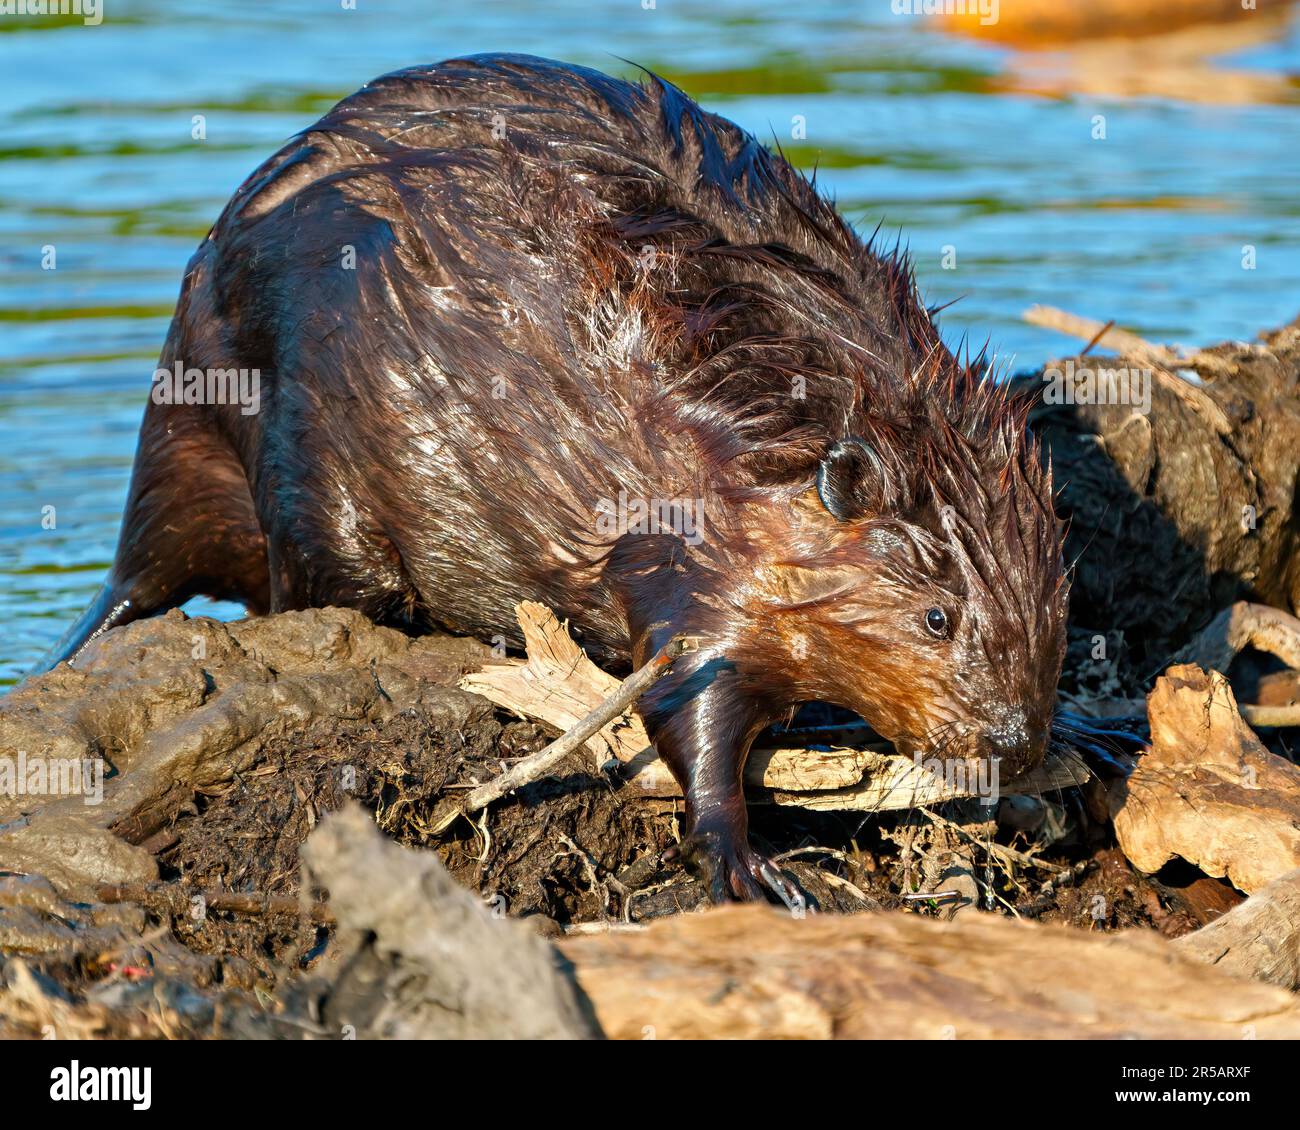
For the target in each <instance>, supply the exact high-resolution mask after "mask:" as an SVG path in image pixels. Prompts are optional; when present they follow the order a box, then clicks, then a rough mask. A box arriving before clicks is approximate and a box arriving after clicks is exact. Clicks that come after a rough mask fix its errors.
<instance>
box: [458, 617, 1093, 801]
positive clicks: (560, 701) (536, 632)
mask: <svg viewBox="0 0 1300 1130" xmlns="http://www.w3.org/2000/svg"><path fill="white" fill-rule="evenodd" d="M516 611H517V616H518V619H519V626H520V628H521V629H522V631H523V636H524V643H525V648H526V653H527V659H525V660H517V659H513V660H506V661H503V662H498V663H490V664H487V665H486V666H484V667H483V668H482V669H481V670H479V671H475V672H472V673H470V674H467V675H465V676H463V677H462V678H461V680H460V683H459V686H460V687H461V689H462V690H467V691H472V692H473V693H474V694H478V695H482V696H483V697H484V698H486V699H488V700H490V701H491V702H493V703H495V704H496V705H498V706H500V707H502V708H503V709H506V710H509V711H512V712H514V713H516V714H521V715H524V716H525V717H528V718H533V719H536V720H537V721H540V722H544V723H546V724H547V725H548V726H551V727H552V728H554V729H556V730H559V731H560V732H561V733H564V732H567V731H568V730H569V729H570V728H572V727H573V726H574V725H575V724H576V723H577V722H578V721H579V720H580V719H581V718H582V717H584V716H585V715H586V714H587V713H588V712H589V711H590V710H591V709H592V708H593V707H595V706H596V705H597V704H599V703H600V702H601V701H602V700H603V699H605V698H607V697H608V696H609V695H610V694H612V693H613V692H614V690H616V689H617V687H618V685H619V680H618V679H616V678H615V677H614V676H613V675H610V674H608V673H606V672H605V671H602V670H601V669H600V668H599V667H597V666H596V665H595V664H594V663H593V662H592V661H591V660H590V659H588V658H587V655H586V654H585V653H584V652H583V650H582V649H581V648H580V647H579V646H578V645H577V644H576V643H575V642H574V640H573V639H572V637H571V636H570V635H569V632H568V629H567V628H566V627H565V626H564V625H563V624H561V623H560V621H559V620H558V619H557V618H556V616H555V613H553V612H552V611H551V610H550V609H549V608H547V607H546V606H545V605H543V604H537V603H534V602H531V601H525V602H524V603H522V604H520V605H519V606H518V608H517V610H516ZM586 747H587V750H588V752H589V753H590V754H591V755H592V757H593V758H595V760H596V762H597V764H598V765H603V764H604V763H605V762H607V761H608V760H609V759H610V758H615V759H617V760H618V761H620V762H622V763H623V765H624V770H623V772H624V776H625V777H626V778H627V780H628V781H629V783H630V784H631V785H632V787H633V788H634V789H635V790H636V791H637V792H640V793H643V794H645V795H647V796H656V797H680V796H681V789H680V788H679V787H678V785H677V782H676V781H675V780H674V779H673V776H672V774H671V773H670V772H669V771H668V767H667V766H666V765H665V764H664V763H663V762H662V761H660V760H659V758H658V755H657V754H656V753H655V750H654V747H653V745H651V742H650V738H649V736H648V735H647V734H646V730H645V726H644V724H643V723H642V722H641V719H640V718H639V717H638V716H637V714H636V713H635V711H634V710H629V711H628V712H627V713H625V714H624V715H622V716H620V717H619V718H616V719H615V720H614V721H613V722H611V723H610V724H609V725H607V726H605V727H604V728H603V729H601V730H600V731H599V732H598V733H597V735H596V736H595V737H593V738H591V739H589V740H588V741H587V743H586ZM970 776H971V777H974V776H975V770H974V769H972V770H971V774H970ZM1087 779H1088V770H1087V768H1086V767H1085V766H1084V764H1083V762H1082V760H1081V759H1079V758H1077V757H1074V756H1072V755H1065V756H1059V755H1058V756H1054V757H1053V758H1051V759H1050V760H1049V762H1048V764H1046V765H1044V766H1043V767H1042V768H1041V769H1040V770H1038V771H1036V772H1035V773H1034V774H1033V775H1031V776H1029V777H1027V778H1025V779H1024V780H1021V781H1016V782H1010V783H1005V784H1001V789H1000V791H1001V792H1003V793H1012V792H1030V793H1038V792H1045V791H1048V790H1051V789H1061V788H1067V787H1069V786H1071V785H1077V784H1081V783H1083V782H1084V781H1086V780H1087ZM745 783H746V785H747V786H748V787H749V788H750V789H751V790H752V791H753V792H754V793H755V799H761V800H769V801H771V802H772V803H775V804H782V805H794V806H798V807H801V808H810V809H815V810H820V811H859V812H875V811H884V810H888V809H898V808H913V807H916V806H918V805H923V804H933V803H936V802H937V801H941V800H949V799H952V798H954V797H961V796H969V795H971V791H973V790H967V789H962V788H960V787H956V786H955V784H954V783H952V782H949V781H947V780H945V779H942V778H940V777H937V776H935V775H934V774H933V773H931V772H929V770H928V769H926V768H925V767H923V766H918V765H917V764H916V763H915V762H914V761H913V760H912V759H911V758H907V757H902V756H899V755H898V754H894V753H892V752H889V753H886V752H881V751H880V750H878V749H871V748H864V747H858V746H845V745H835V744H816V745H807V746H798V745H779V746H764V745H760V746H756V747H755V748H754V749H753V750H752V751H751V753H750V755H749V759H748V761H747V763H746V765H745Z"/></svg>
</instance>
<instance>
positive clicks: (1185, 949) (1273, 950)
mask: <svg viewBox="0 0 1300 1130" xmlns="http://www.w3.org/2000/svg"><path fill="white" fill-rule="evenodd" d="M1174 948H1175V949H1177V950H1179V951H1180V952H1181V953H1183V954H1185V955H1187V956H1188V957H1194V958H1196V959H1197V960H1199V961H1204V962H1207V963H1208V964H1210V965H1214V966H1217V967H1218V968H1219V969H1222V970H1223V971H1224V972H1225V973H1231V974H1233V975H1234V976H1236V977H1250V978H1254V979H1256V980H1259V981H1267V982H1268V983H1269V984H1273V985H1281V986H1282V988H1284V989H1300V869H1297V870H1295V871H1289V872H1287V873H1286V874H1285V875H1283V876H1281V877H1280V878H1278V879H1274V880H1273V882H1271V883H1269V885H1268V886H1267V887H1265V888H1264V889H1263V890H1261V891H1260V892H1259V893H1258V894H1255V895H1252V896H1251V897H1250V898H1248V899H1247V900H1246V901H1245V902H1243V903H1241V904H1240V905H1238V906H1236V907H1234V908H1233V909H1232V910H1230V911H1228V913H1227V914H1225V915H1223V917H1222V918H1219V919H1216V920H1215V921H1214V922H1211V923H1210V924H1209V925H1208V926H1203V927H1202V928H1201V929H1199V930H1197V931H1195V932H1194V933H1191V934H1187V935H1185V936H1183V937H1181V938H1179V939H1178V940H1177V941H1176V942H1174Z"/></svg>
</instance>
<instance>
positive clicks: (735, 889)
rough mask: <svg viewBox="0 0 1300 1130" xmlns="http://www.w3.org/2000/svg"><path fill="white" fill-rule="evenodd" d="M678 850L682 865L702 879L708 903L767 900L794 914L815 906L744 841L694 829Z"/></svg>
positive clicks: (797, 885)
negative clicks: (692, 833)
mask: <svg viewBox="0 0 1300 1130" xmlns="http://www.w3.org/2000/svg"><path fill="white" fill-rule="evenodd" d="M679 850H680V855H681V858H682V860H683V861H684V862H685V863H686V865H687V866H688V867H690V868H691V869H692V870H693V871H695V872H696V873H698V874H699V875H700V877H701V878H702V879H703V880H704V886H705V889H706V890H707V891H708V895H709V901H710V902H714V903H722V902H732V901H742V902H750V901H753V902H757V901H761V900H764V899H770V900H773V901H776V902H780V903H782V904H783V905H784V906H785V907H786V909H787V910H789V911H791V912H792V913H794V914H806V913H812V912H813V911H814V909H815V908H814V906H813V904H812V900H811V899H810V898H809V896H808V895H807V894H806V893H805V892H804V890H803V888H802V887H800V886H799V884H798V883H796V882H795V881H794V880H793V879H791V878H790V877H789V876H788V875H786V874H785V872H784V871H782V870H781V869H780V868H779V867H778V866H777V865H776V864H775V863H773V862H772V861H771V860H770V859H768V858H767V857H766V856H764V855H761V854H760V853H758V852H756V851H755V850H754V849H753V848H752V847H750V846H749V844H748V843H745V842H739V843H738V842H736V841H735V840H734V839H733V838H731V837H727V836H719V835H716V834H710V833H708V832H696V833H695V834H694V835H692V836H689V837H688V838H687V839H686V840H685V841H684V842H683V843H682V844H681V847H680V849H679Z"/></svg>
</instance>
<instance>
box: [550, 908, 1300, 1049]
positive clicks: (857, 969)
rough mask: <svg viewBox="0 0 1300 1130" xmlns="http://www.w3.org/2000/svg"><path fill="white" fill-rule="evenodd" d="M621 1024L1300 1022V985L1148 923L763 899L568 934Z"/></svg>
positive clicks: (604, 1011) (923, 1028)
mask: <svg viewBox="0 0 1300 1130" xmlns="http://www.w3.org/2000/svg"><path fill="white" fill-rule="evenodd" d="M560 949H561V951H562V952H563V954H564V956H565V957H567V958H568V959H569V960H570V961H571V962H572V963H573V966H574V972H575V974H576V976H577V980H578V984H579V985H580V986H581V987H582V989H583V991H584V992H585V993H586V994H587V996H588V997H589V998H590V1000H591V1003H592V1007H593V1008H594V1010H595V1013H596V1017H597V1019H598V1020H599V1021H600V1024H601V1027H602V1028H603V1029H604V1031H605V1034H606V1035H608V1036H610V1037H614V1038H621V1039H645V1038H646V1037H647V1036H654V1037H656V1038H659V1039H716V1038H734V1039H746V1038H768V1039H776V1038H788V1039H831V1038H834V1039H931V1040H942V1039H959V1040H960V1039H1053V1040H1058V1039H1080V1038H1099V1039H1123V1038H1138V1039H1196V1038H1211V1039H1214V1038H1219V1039H1242V1038H1251V1037H1254V1038H1259V1039H1268V1038H1294V1037H1295V1036H1296V1034H1297V1033H1300V1001H1297V999H1296V998H1295V997H1294V996H1293V995H1291V994H1290V993H1287V992H1285V991H1284V990H1282V989H1278V988H1275V987H1272V986H1267V985H1262V984H1251V983H1248V982H1243V981H1234V980H1232V979H1231V978H1229V977H1228V976H1227V975H1225V974H1223V973H1221V972H1220V971H1219V970H1216V969H1214V968H1213V967H1212V966H1201V967H1198V965H1197V964H1196V963H1194V962H1192V961H1190V960H1187V959H1181V960H1180V958H1179V957H1178V956H1177V951H1176V950H1175V949H1174V948H1173V946H1172V945H1171V944H1170V943H1169V942H1167V941H1165V940H1164V939H1162V938H1159V937H1158V936H1156V935H1153V934H1146V933H1137V932H1131V933H1127V934H1122V935H1111V936H1101V935H1097V934H1090V933H1088V932H1086V931H1082V930H1077V929H1071V928H1069V927H1064V926H1038V925H1035V924H1032V923H1023V922H1015V921H1013V920H1011V919H1007V918H1001V917H997V916H994V915H989V914H974V915H967V916H964V917H962V918H959V919H958V920H956V921H954V922H952V923H941V922H938V921H936V920H935V919H931V918H922V917H920V916H915V915H911V914H907V913H904V912H897V911H895V912H877V913H870V914H856V915H848V916H832V915H816V916H813V917H810V918H806V919H803V920H798V919H794V918H791V917H789V916H787V915H784V914H782V913H781V912H780V911H778V910H775V909H773V908H770V907H763V906H752V905H751V906H731V907H723V908H720V909H716V910H713V911H710V912H708V913H705V914H688V915H680V916H677V917H675V918H671V919H663V920H660V921H658V922H655V923H653V924H652V925H650V926H649V927H647V928H646V929H644V930H641V931H638V932H634V933H632V932H621V933H610V934H607V935H605V936H603V937H601V936H588V937H583V938H572V939H566V940H565V941H563V942H562V943H561V944H560Z"/></svg>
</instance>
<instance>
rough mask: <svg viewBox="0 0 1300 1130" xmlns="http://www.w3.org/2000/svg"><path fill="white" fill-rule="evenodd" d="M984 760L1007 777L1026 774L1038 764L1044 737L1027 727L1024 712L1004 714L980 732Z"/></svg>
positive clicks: (1027, 721) (1010, 711) (1019, 710)
mask: <svg viewBox="0 0 1300 1130" xmlns="http://www.w3.org/2000/svg"><path fill="white" fill-rule="evenodd" d="M984 740H985V742H986V743H987V748H988V756H989V757H991V758H996V759H997V760H998V762H999V771H1000V772H1001V773H1003V774H1005V775H1006V776H1007V777H1017V776H1019V775H1020V774H1021V773H1027V772H1028V771H1029V770H1030V769H1033V768H1034V767H1035V766H1036V765H1038V764H1039V762H1041V761H1042V754H1043V747H1044V746H1045V744H1046V741H1045V735H1043V734H1041V733H1038V732H1036V730H1035V728H1034V727H1032V726H1030V725H1029V719H1028V718H1027V717H1026V716H1025V712H1024V711H1023V710H1021V709H1019V708H1016V709H1013V710H1008V711H1007V712H1006V713H1005V714H1004V715H1003V716H1002V717H1001V718H999V719H998V721H997V722H996V723H995V724H994V725H991V726H988V727H986V728H985V730H984Z"/></svg>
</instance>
